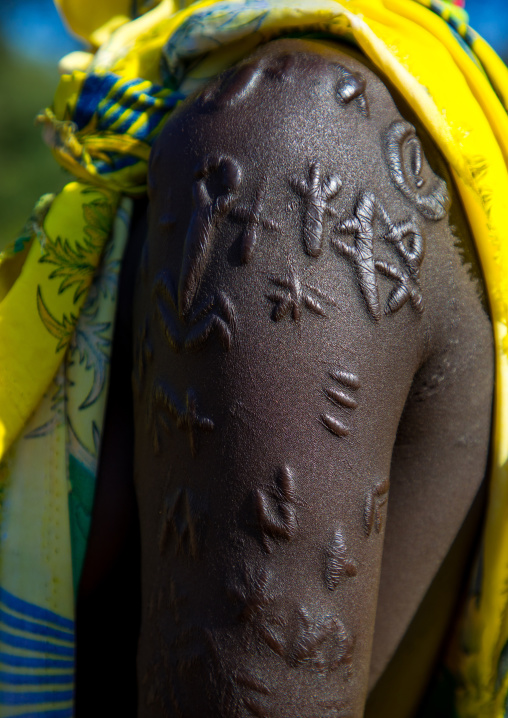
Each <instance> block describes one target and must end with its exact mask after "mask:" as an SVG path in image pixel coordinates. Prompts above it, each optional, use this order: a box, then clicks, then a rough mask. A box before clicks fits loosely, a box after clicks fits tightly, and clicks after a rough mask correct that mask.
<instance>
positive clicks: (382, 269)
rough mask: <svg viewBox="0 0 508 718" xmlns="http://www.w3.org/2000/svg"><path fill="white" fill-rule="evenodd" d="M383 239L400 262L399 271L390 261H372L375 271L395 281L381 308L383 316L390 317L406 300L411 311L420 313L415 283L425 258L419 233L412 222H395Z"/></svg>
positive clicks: (420, 306)
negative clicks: (393, 249)
mask: <svg viewBox="0 0 508 718" xmlns="http://www.w3.org/2000/svg"><path fill="white" fill-rule="evenodd" d="M385 239H386V240H387V241H388V242H390V243H391V244H393V246H394V247H395V249H396V251H397V253H398V254H399V256H400V257H401V259H402V261H403V262H404V265H405V268H402V269H401V268H399V267H397V266H396V265H394V264H393V263H392V262H386V261H383V260H377V261H376V263H375V264H376V269H377V271H378V272H379V273H380V274H382V275H384V276H385V277H387V278H388V279H391V280H393V281H394V282H395V287H394V288H393V289H392V291H391V292H390V294H389V296H388V299H387V302H386V305H385V308H384V313H385V314H393V313H394V312H396V311H398V310H399V309H401V307H403V306H404V304H405V303H406V302H407V301H409V302H410V304H411V306H412V307H413V309H415V310H416V311H417V312H419V313H420V314H421V313H422V312H423V296H422V291H421V288H420V284H419V278H420V267H421V265H422V262H423V258H424V256H425V241H424V238H423V234H422V233H421V231H420V228H419V227H418V224H417V223H416V222H415V220H414V219H410V220H406V221H404V222H398V223H396V224H394V225H393V226H392V228H391V230H390V231H389V232H388V233H387V234H386V237H385Z"/></svg>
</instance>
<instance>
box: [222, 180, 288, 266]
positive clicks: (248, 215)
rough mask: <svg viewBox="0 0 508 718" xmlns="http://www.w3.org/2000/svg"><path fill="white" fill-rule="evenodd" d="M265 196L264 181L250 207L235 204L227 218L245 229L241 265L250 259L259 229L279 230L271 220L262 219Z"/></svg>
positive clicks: (242, 239)
mask: <svg viewBox="0 0 508 718" xmlns="http://www.w3.org/2000/svg"><path fill="white" fill-rule="evenodd" d="M265 194H266V181H263V182H262V183H261V184H260V185H259V187H258V189H257V191H256V195H255V197H254V201H253V202H252V204H251V205H250V206H245V205H241V204H236V205H235V206H234V207H233V209H232V210H231V212H230V214H229V217H230V218H231V219H234V220H237V221H238V222H242V223H243V224H244V225H245V227H244V229H243V231H242V234H241V237H240V240H241V250H240V258H241V261H242V264H247V263H248V262H249V260H250V259H251V258H252V254H253V252H254V248H255V246H256V244H257V241H258V231H259V230H260V229H266V230H271V231H272V232H275V231H277V230H280V225H279V224H278V223H277V222H275V221H274V220H273V219H269V218H267V217H263V201H264V198H265Z"/></svg>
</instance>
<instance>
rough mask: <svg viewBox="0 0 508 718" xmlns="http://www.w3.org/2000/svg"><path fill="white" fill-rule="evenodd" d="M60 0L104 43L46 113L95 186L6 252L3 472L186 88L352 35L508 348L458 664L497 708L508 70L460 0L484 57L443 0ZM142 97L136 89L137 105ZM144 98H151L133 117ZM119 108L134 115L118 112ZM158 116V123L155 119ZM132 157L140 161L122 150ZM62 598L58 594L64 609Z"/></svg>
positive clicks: (462, 701) (502, 586)
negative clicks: (423, 154) (449, 204)
mask: <svg viewBox="0 0 508 718" xmlns="http://www.w3.org/2000/svg"><path fill="white" fill-rule="evenodd" d="M57 4H58V5H59V7H60V10H61V11H62V12H63V13H65V14H66V16H67V18H68V21H69V24H70V26H71V27H72V29H73V30H74V32H76V33H77V34H79V35H80V36H82V37H84V38H87V39H88V40H89V41H90V42H91V43H92V45H94V43H95V44H96V45H98V44H99V43H102V44H101V46H100V47H98V48H97V51H96V53H95V55H94V58H93V60H92V62H91V64H90V66H89V67H88V68H87V70H86V72H83V71H77V72H75V73H74V74H72V75H65V76H64V77H63V78H62V80H61V83H60V86H59V88H58V91H57V95H56V98H55V103H54V105H53V107H52V108H51V110H48V111H46V113H45V114H44V115H43V116H42V117H41V122H42V123H43V125H44V128H45V136H46V139H47V141H48V143H49V144H50V145H51V146H52V149H53V152H54V153H55V157H56V158H57V159H58V161H60V162H62V164H63V165H64V166H66V167H67V168H68V169H70V170H71V171H72V172H74V173H75V174H76V176H77V177H78V179H80V180H81V181H82V182H84V183H86V184H77V183H74V184H72V185H70V186H69V187H68V188H66V189H65V190H64V192H63V193H62V194H61V195H59V197H57V198H56V199H55V200H54V201H53V203H52V204H51V205H50V207H49V209H48V208H47V207H46V206H45V207H44V211H46V210H47V214H46V215H45V219H44V222H43V229H44V237H46V239H44V242H43V243H42V244H41V239H40V237H41V236H42V234H41V235H40V236H38V235H37V232H36V233H35V235H34V237H33V238H32V240H31V244H30V246H29V247H28V249H27V248H26V247H24V248H23V249H22V251H23V252H26V257H25V256H24V255H23V262H21V263H20V259H19V256H18V257H17V258H16V253H12V252H11V253H10V254H9V253H7V254H6V255H5V256H4V257H3V258H2V257H0V367H1V373H0V457H2V456H4V457H6V458H5V459H4V463H3V464H0V475H1V472H2V471H3V475H4V478H5V483H6V484H7V483H8V482H9V481H10V480H11V479H10V476H11V474H10V472H9V468H8V467H9V462H10V461H11V460H12V457H13V456H16V455H17V452H18V451H19V446H18V442H16V443H15V444H14V445H13V442H14V441H15V439H16V438H17V437H18V436H19V435H20V432H21V431H22V429H23V427H26V424H27V421H28V419H29V417H30V416H31V414H32V413H33V412H34V411H35V410H36V409H37V406H38V405H39V403H40V402H41V399H42V397H43V395H44V392H45V390H46V389H47V387H48V386H49V385H50V383H51V381H52V379H53V377H55V375H57V371H58V367H59V364H60V361H61V358H62V356H63V354H64V348H65V346H67V345H68V342H69V340H70V338H71V335H72V333H73V327H74V325H75V324H76V321H77V317H78V315H79V313H80V307H81V306H82V304H83V301H84V298H85V288H86V287H87V286H88V285H89V284H90V282H91V280H92V276H93V268H94V267H97V266H98V262H99V257H100V254H101V247H102V246H104V243H105V241H106V237H107V236H108V234H109V232H110V229H111V227H112V224H113V219H114V217H115V207H116V206H117V205H118V201H119V198H120V193H121V192H128V193H130V194H136V193H140V192H143V191H144V189H145V176H146V162H147V158H148V152H149V147H150V143H151V141H152V140H153V137H154V136H155V135H156V134H157V133H158V132H159V131H160V128H161V127H162V125H163V124H164V121H165V119H166V114H165V113H167V115H168V116H169V113H170V110H171V109H172V108H173V107H174V106H176V103H177V101H179V97H178V96H177V93H178V92H179V93H180V95H186V94H188V93H189V92H191V91H192V90H194V89H195V88H196V87H199V86H201V85H203V84H204V83H205V82H206V81H207V79H208V78H210V77H212V76H213V75H215V74H216V73H217V72H219V71H220V70H221V69H223V68H225V67H227V66H228V65H230V64H231V63H232V62H234V61H236V60H237V59H238V58H239V57H241V56H242V55H243V54H245V53H246V52H249V51H251V50H252V49H253V48H254V47H255V46H256V45H258V44H260V43H263V42H266V41H268V40H270V39H273V38H275V37H279V36H281V35H287V34H294V33H304V32H311V33H315V32H323V33H326V34H327V35H328V36H335V37H336V38H337V39H338V40H341V41H346V42H349V43H352V44H353V45H355V46H356V47H358V48H359V49H360V50H361V51H362V52H363V53H364V54H365V55H366V56H367V57H368V58H369V59H370V60H371V62H372V63H373V64H374V66H375V67H377V68H378V69H379V71H380V72H381V73H382V74H383V75H385V76H386V77H387V78H388V79H389V81H390V82H391V83H392V84H393V85H394V86H395V87H396V88H397V89H398V90H399V91H400V92H401V94H402V95H403V96H404V97H405V98H406V100H407V101H408V103H409V104H410V105H411V106H412V107H413V108H414V110H415V112H416V113H417V114H418V116H419V118H420V120H421V121H422V122H423V124H424V125H425V126H426V128H427V129H428V131H429V132H430V134H431V136H432V137H433V139H434V141H435V142H436V144H437V146H438V147H439V148H440V150H441V152H442V153H443V155H444V157H445V158H446V160H447V161H448V163H449V166H450V170H451V172H452V175H453V177H454V180H455V182H456V185H457V188H458V191H459V195H460V198H461V201H462V204H463V208H464V211H465V213H466V216H467V218H468V221H469V223H470V226H471V228H472V230H473V234H474V238H475V242H476V246H477V249H478V253H479V256H480V260H481V264H482V267H483V271H484V275H485V278H486V284H487V290H488V296H489V301H490V307H491V314H492V319H493V325H494V331H495V342H496V360H497V365H496V402H495V414H494V423H493V443H492V455H493V468H492V477H491V489H490V499H489V509H488V518H487V526H486V531H485V540H484V573H483V582H482V594H481V600H480V602H479V605H478V606H476V605H475V604H471V605H470V606H468V617H467V620H466V624H465V628H464V633H463V636H464V642H465V643H464V646H463V648H464V650H463V651H462V652H460V656H459V663H460V665H459V667H458V669H457V670H458V672H459V674H460V681H461V686H462V687H460V688H459V690H458V713H459V716H460V717H461V718H473V717H474V718H476V717H477V716H485V717H492V718H501V716H503V715H504V703H505V700H506V695H507V692H508V672H502V673H500V666H502V661H500V658H501V654H502V651H503V648H504V647H505V645H506V644H507V642H508V610H507V607H508V604H507V600H508V599H507V596H506V586H507V585H508V522H506V520H505V518H504V517H505V516H506V515H507V512H508V480H507V479H508V476H507V459H508V387H507V384H506V382H507V380H508V246H507V242H506V240H505V237H506V236H508V234H507V233H508V202H507V198H508V172H507V165H506V163H507V158H508V119H507V114H506V98H508V74H507V70H506V68H505V67H504V65H503V64H502V62H501V61H500V60H499V58H497V56H496V55H495V53H493V51H492V50H491V49H490V48H489V47H488V45H487V44H486V43H485V42H484V41H483V40H482V39H481V38H479V37H478V36H476V35H474V34H471V33H470V31H469V30H468V28H467V26H466V25H465V23H464V18H463V16H461V15H460V13H459V12H458V11H456V12H455V15H454V16H453V17H454V21H455V26H456V32H458V33H459V34H462V35H463V37H465V38H466V39H468V41H469V44H470V46H471V48H472V50H473V52H474V53H475V55H476V59H475V58H474V57H473V56H472V55H471V54H470V53H469V52H468V51H467V50H466V49H465V48H464V46H463V44H461V43H459V42H458V40H457V35H456V33H455V31H452V29H451V28H450V26H449V25H448V24H447V23H446V22H445V20H444V19H443V17H448V16H451V15H452V8H451V6H448V5H445V4H443V3H440V2H439V0H343V2H336V1H335V0H295V1H294V2H284V0H222V1H221V0H202V2H196V3H182V6H185V5H188V7H183V9H181V10H178V9H177V3H174V2H172V0H162V1H161V2H160V3H158V4H157V6H156V7H154V8H153V9H151V10H150V9H148V8H149V6H150V5H149V4H146V3H140V4H141V5H142V7H139V8H137V9H136V12H135V14H136V16H137V15H139V17H137V19H134V20H132V21H131V22H125V16H126V15H129V13H130V9H131V8H130V2H129V3H127V2H124V0H93V1H91V2H90V3H81V2H80V0H57ZM152 4H153V3H152ZM178 5H179V4H178ZM439 15H441V16H442V17H440V16H439ZM468 33H469V34H468ZM95 80H96V81H97V86H98V87H99V86H101V81H103V84H104V85H107V86H108V90H107V92H108V93H109V94H108V95H107V98H106V99H108V102H109V101H111V102H113V100H112V98H113V99H114V97H116V95H115V94H114V93H115V92H116V90H117V89H118V88H120V90H121V94H122V99H121V100H119V101H118V103H119V104H118V105H111V109H109V108H110V105H109V104H107V105H104V104H103V105H102V106H101V101H102V102H103V103H104V102H105V99H104V98H103V99H101V98H100V97H99V98H98V101H97V103H98V104H97V111H94V112H93V113H91V114H90V116H88V115H87V116H86V117H87V119H86V121H85V120H83V122H82V124H79V118H81V119H82V118H83V113H84V109H83V107H82V104H83V103H82V100H83V95H84V94H85V93H86V92H88V91H89V88H90V86H91V84H92V85H93V82H92V81H95ZM131 81H132V82H133V84H132V85H131V84H130V82H131ZM108 83H109V84H108ZM115 83H118V85H116V84H115ZM144 83H146V84H144ZM111 93H113V94H111ZM132 93H138V94H136V95H135V98H136V100H135V102H134V103H132V102H131V100H132V97H131V95H132ZM148 95H150V98H149V99H150V103H148V104H147V105H146V110H145V109H144V107H143V108H142V110H141V112H140V113H137V108H138V102H142V101H143V98H144V97H145V96H148ZM105 97H106V96H105ZM500 98H501V99H500ZM80 103H81V104H80ZM503 103H505V104H503ZM101 107H102V110H103V114H102V115H101V111H102V110H101ZM85 109H86V108H85ZM117 110H119V111H121V112H122V113H123V114H122V121H121V122H120V123H119V124H115V121H114V118H115V117H116V115H115V114H114V113H115V112H116V111H117ZM149 113H152V121H153V126H152V124H150V123H149V122H148V121H146V118H147V117H148V116H149ZM157 113H162V114H157ZM85 114H86V112H85ZM109 119H112V122H111V124H108V121H109ZM127 120H128V121H127ZM144 121H145V125H146V128H147V129H146V134H145V135H143V132H141V130H142V129H143V122H144ZM99 127H100V128H101V129H99ZM119 127H122V128H123V129H122V130H121V132H120V130H119ZM124 155H125V156H126V157H128V158H129V161H128V162H127V163H122V162H119V161H118V158H119V157H120V158H121V157H122V156H124ZM87 208H89V209H87ZM90 208H91V209H90ZM36 224H37V223H36ZM90 226H91V227H92V228H93V231H92V234H90V231H91V230H90ZM99 235H100V236H101V239H100V241H99ZM96 240H97V241H96ZM48 252H49V255H48ZM51 253H53V254H51ZM67 253H68V254H69V255H71V256H72V255H74V256H75V257H77V256H78V255H79V256H81V255H85V257H86V261H85V264H86V266H87V269H86V271H84V272H82V270H81V269H79V271H78V270H77V269H76V267H74V269H73V272H74V271H75V273H71V274H70V275H66V274H65V272H64V270H62V269H60V268H58V267H59V266H60V264H57V263H53V264H52V263H50V262H51V260H50V259H48V256H53V257H56V255H58V263H60V262H63V265H65V263H66V254H67ZM55 262H56V259H55ZM20 264H22V266H21V268H20ZM71 264H72V262H71ZM74 264H75V265H76V266H77V264H78V263H77V262H75V263H74ZM55 267H56V269H55ZM18 272H19V274H18ZM62 272H63V273H62ZM27 337H29V338H30V341H27ZM9 447H12V449H11V451H10V452H9V453H8V454H7V455H6V452H7V449H9ZM37 460H39V459H37ZM40 460H41V461H43V459H42V458H40ZM6 467H7V468H6ZM25 470H26V471H28V469H25ZM60 470H61V469H59V468H58V467H55V471H60ZM25 491H28V489H25ZM19 520H20V521H23V520H24V519H23V517H22V516H21V514H20V516H19ZM64 604H65V606H64ZM66 606H68V601H67V599H65V600H64V599H62V605H61V606H60V609H61V611H62V612H63V611H64V608H65V611H67V610H68V609H67V608H66ZM55 610H57V609H55ZM0 709H1V705H0ZM2 715H4V714H3V713H1V710H0V716H2ZM5 715H6V714H5Z"/></svg>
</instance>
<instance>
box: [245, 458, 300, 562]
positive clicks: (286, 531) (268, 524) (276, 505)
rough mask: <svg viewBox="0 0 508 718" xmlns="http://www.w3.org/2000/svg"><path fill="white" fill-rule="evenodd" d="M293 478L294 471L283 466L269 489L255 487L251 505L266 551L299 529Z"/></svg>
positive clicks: (287, 539) (292, 535)
mask: <svg viewBox="0 0 508 718" xmlns="http://www.w3.org/2000/svg"><path fill="white" fill-rule="evenodd" d="M296 506H297V497H296V482H295V479H294V476H293V472H292V471H291V469H290V468H289V467H287V466H283V467H281V468H280V469H279V471H278V473H277V478H276V482H275V485H274V486H273V487H272V488H271V490H270V491H265V490H264V489H255V490H254V509H255V514H256V518H257V523H258V525H259V528H260V529H261V543H262V544H263V548H264V549H265V551H266V552H267V553H271V552H272V550H273V543H272V542H274V541H275V542H276V541H291V540H292V539H293V538H294V537H295V536H296V534H297V532H298V520H297V515H296Z"/></svg>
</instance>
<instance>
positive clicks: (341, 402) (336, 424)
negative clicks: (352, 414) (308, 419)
mask: <svg viewBox="0 0 508 718" xmlns="http://www.w3.org/2000/svg"><path fill="white" fill-rule="evenodd" d="M329 376H330V377H331V378H332V379H333V380H334V381H336V382H337V383H339V384H341V385H342V386H345V387H347V389H349V390H353V391H356V390H357V389H358V388H359V387H360V381H359V379H358V377H357V376H356V374H352V373H351V372H347V371H341V370H339V371H333V372H330V373H329ZM323 393H324V395H325V396H326V398H327V399H328V401H329V402H330V403H331V404H334V405H335V406H337V407H339V408H342V409H356V408H357V406H358V402H357V401H356V399H355V398H354V397H352V396H351V395H350V394H349V393H348V392H347V391H345V390H344V389H342V388H337V387H334V386H332V387H326V386H325V387H324V388H323ZM319 421H320V422H321V423H322V424H323V425H324V426H325V428H326V429H328V431H330V432H331V433H332V434H334V435H335V436H339V437H345V436H349V428H348V427H347V426H346V425H345V424H344V423H343V421H341V420H340V419H337V418H336V417H334V416H332V415H331V414H321V416H320V417H319Z"/></svg>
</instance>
